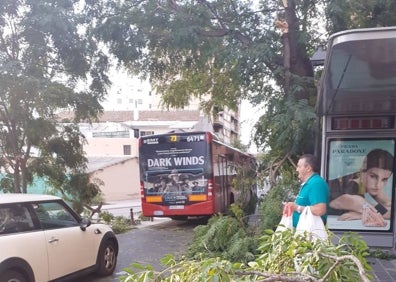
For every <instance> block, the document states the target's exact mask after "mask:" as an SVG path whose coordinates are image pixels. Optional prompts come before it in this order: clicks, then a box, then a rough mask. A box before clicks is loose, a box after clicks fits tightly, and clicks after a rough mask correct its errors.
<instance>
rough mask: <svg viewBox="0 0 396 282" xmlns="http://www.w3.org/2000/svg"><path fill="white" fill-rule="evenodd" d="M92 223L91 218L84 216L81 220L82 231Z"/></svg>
mask: <svg viewBox="0 0 396 282" xmlns="http://www.w3.org/2000/svg"><path fill="white" fill-rule="evenodd" d="M90 225H91V220H90V219H89V218H87V217H84V218H83V219H82V220H81V222H80V228H81V230H82V231H85V230H86V229H87V227H88V226H90Z"/></svg>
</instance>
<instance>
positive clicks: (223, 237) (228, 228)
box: [187, 215, 257, 262]
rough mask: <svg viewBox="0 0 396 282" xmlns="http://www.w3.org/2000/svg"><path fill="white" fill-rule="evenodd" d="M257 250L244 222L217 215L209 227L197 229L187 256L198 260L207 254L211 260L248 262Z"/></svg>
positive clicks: (202, 226)
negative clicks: (217, 258) (222, 259)
mask: <svg viewBox="0 0 396 282" xmlns="http://www.w3.org/2000/svg"><path fill="white" fill-rule="evenodd" d="M256 248H257V245H256V243H255V241H254V239H253V238H252V237H251V236H249V234H248V233H247V230H246V227H245V226H244V223H243V222H241V221H240V220H237V219H236V218H234V217H231V216H223V215H216V216H213V217H211V218H210V219H209V221H208V224H207V225H200V226H197V227H195V229H194V236H193V240H192V242H191V244H190V247H189V249H188V252H187V256H188V257H190V258H194V259H196V258H199V257H201V256H202V254H205V256H206V257H211V258H216V257H221V258H224V259H228V260H230V261H244V262H246V261H248V260H250V259H252V257H253V256H254V253H255V250H256Z"/></svg>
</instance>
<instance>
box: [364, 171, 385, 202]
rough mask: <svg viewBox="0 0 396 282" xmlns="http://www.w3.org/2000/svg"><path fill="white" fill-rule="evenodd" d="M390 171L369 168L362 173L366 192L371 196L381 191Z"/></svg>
mask: <svg viewBox="0 0 396 282" xmlns="http://www.w3.org/2000/svg"><path fill="white" fill-rule="evenodd" d="M391 175H392V172H391V171H389V170H386V169H382V168H376V167H373V168H370V169H368V170H367V171H366V172H365V173H364V174H363V179H362V181H363V185H364V186H365V187H366V193H369V194H370V195H372V196H376V195H378V193H380V192H383V190H384V187H385V185H386V183H387V182H388V180H389V178H390V177H391Z"/></svg>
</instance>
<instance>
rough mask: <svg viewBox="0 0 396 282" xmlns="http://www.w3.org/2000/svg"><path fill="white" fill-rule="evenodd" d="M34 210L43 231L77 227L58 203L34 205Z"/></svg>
mask: <svg viewBox="0 0 396 282" xmlns="http://www.w3.org/2000/svg"><path fill="white" fill-rule="evenodd" d="M34 210H35V212H36V214H37V217H38V219H39V221H40V223H41V226H42V228H44V229H55V228H64V227H71V226H78V225H79V223H78V221H77V219H76V218H74V216H73V215H72V214H71V213H70V212H69V211H68V210H67V209H66V207H64V206H63V205H62V204H60V203H56V202H51V203H36V204H35V205H34Z"/></svg>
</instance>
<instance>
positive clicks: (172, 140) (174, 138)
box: [169, 135, 178, 142]
mask: <svg viewBox="0 0 396 282" xmlns="http://www.w3.org/2000/svg"><path fill="white" fill-rule="evenodd" d="M169 140H170V142H177V141H178V138H177V135H171V136H169Z"/></svg>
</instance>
